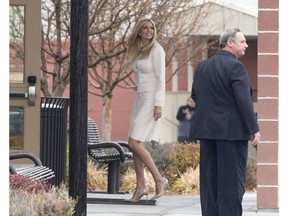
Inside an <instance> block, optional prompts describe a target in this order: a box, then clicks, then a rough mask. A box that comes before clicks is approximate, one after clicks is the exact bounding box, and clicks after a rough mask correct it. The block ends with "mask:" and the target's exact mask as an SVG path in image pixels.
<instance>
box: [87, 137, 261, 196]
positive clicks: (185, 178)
mask: <svg viewBox="0 0 288 216" xmlns="http://www.w3.org/2000/svg"><path fill="white" fill-rule="evenodd" d="M145 145H146V148H147V150H148V151H149V152H150V154H151V156H152V158H153V160H154V162H155V164H156V166H157V167H158V169H159V172H160V173H161V174H162V175H164V176H165V177H166V178H167V179H168V181H169V186H170V190H171V191H170V192H171V193H176V194H198V193H199V162H200V145H199V144H195V143H185V144H184V143H177V142H174V143H165V144H158V143H153V142H151V143H150V142H147V143H145ZM89 173H91V174H89ZM144 174H145V178H146V186H147V187H148V188H149V191H150V192H152V191H155V183H154V180H153V177H152V175H151V173H150V172H149V171H148V170H147V169H146V168H145V169H144ZM88 182H90V183H88V185H89V187H88V188H89V189H90V190H107V168H105V167H103V166H102V167H101V166H99V165H97V164H96V163H94V162H93V163H88ZM92 185H93V186H92ZM256 186H257V185H256V161H255V158H254V157H252V156H251V155H250V154H249V157H248V163H247V178H246V190H248V191H251V190H255V189H256ZM135 187H136V174H135V171H134V167H133V163H122V164H121V185H120V190H122V191H125V192H129V193H131V192H133V191H134V190H135Z"/></svg>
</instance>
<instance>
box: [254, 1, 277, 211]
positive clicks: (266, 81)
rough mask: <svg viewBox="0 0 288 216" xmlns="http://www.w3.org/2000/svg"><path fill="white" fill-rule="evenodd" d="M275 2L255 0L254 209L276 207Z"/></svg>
mask: <svg viewBox="0 0 288 216" xmlns="http://www.w3.org/2000/svg"><path fill="white" fill-rule="evenodd" d="M278 9H279V0H258V69H257V71H258V104H257V108H258V118H259V124H260V130H261V142H260V143H259V145H258V148H257V150H258V151H257V207H258V209H268V208H269V209H271V208H278V206H279V205H278V202H279V201H278V143H279V142H278V140H279V139H278V116H279V114H278V81H279V80H278V79H279V76H278V72H279V71H278V57H279V56H278V38H279V37H278V35H279V22H278V20H279V19H278V16H279V14H278V13H279V10H278Z"/></svg>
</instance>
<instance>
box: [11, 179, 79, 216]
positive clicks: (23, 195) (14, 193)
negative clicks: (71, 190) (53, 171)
mask: <svg viewBox="0 0 288 216" xmlns="http://www.w3.org/2000/svg"><path fill="white" fill-rule="evenodd" d="M9 198H10V202H9V212H10V213H9V215H13V216H18V215H19V216H20V215H39V216H42V215H65V216H69V215H73V214H74V208H75V205H76V202H77V201H76V200H74V199H72V198H70V197H69V196H68V193H67V192H66V188H65V185H61V186H60V187H59V188H56V187H51V185H50V184H49V183H48V182H47V181H44V180H35V179H30V178H28V177H25V176H21V175H15V174H13V175H10V188H9Z"/></svg>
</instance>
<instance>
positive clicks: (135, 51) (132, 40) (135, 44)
mask: <svg viewBox="0 0 288 216" xmlns="http://www.w3.org/2000/svg"><path fill="white" fill-rule="evenodd" d="M147 21H149V22H151V23H152V25H153V27H154V35H153V38H152V39H151V41H150V44H149V45H148V46H146V47H145V48H142V49H141V44H140V41H141V38H140V36H139V32H140V30H141V27H142V26H143V24H144V23H146V22H147ZM156 37H157V30H156V26H155V23H154V22H153V20H151V19H141V20H139V21H138V22H137V23H136V25H135V26H134V28H133V29H132V32H131V34H130V36H129V38H128V41H127V45H128V49H127V55H128V58H129V60H130V62H133V61H135V60H136V59H144V58H147V57H148V56H149V54H150V51H151V49H152V47H153V45H154V43H155V41H156Z"/></svg>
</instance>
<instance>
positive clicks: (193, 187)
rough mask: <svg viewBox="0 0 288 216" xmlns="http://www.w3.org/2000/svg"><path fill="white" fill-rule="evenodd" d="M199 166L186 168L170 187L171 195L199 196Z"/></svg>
mask: <svg viewBox="0 0 288 216" xmlns="http://www.w3.org/2000/svg"><path fill="white" fill-rule="evenodd" d="M199 183H200V182H199V166H197V167H196V169H194V168H193V167H188V168H187V169H186V172H185V173H183V174H181V175H180V177H179V178H178V179H176V181H175V183H174V184H173V185H172V189H171V192H172V193H173V194H185V195H187V194H199V189H200V187H199V185H200V184H199Z"/></svg>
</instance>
